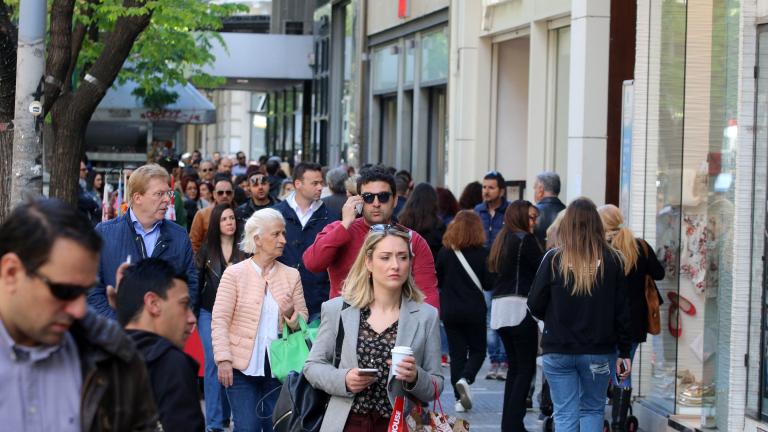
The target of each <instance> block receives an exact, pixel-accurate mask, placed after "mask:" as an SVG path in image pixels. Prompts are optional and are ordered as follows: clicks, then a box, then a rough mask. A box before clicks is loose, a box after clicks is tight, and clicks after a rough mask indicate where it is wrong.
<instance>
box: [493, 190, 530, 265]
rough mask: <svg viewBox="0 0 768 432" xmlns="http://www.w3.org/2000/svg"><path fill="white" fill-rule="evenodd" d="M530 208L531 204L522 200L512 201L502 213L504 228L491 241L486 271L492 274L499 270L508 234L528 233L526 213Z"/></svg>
mask: <svg viewBox="0 0 768 432" xmlns="http://www.w3.org/2000/svg"><path fill="white" fill-rule="evenodd" d="M531 207H533V204H531V203H530V202H528V201H523V200H517V201H514V202H512V203H510V204H509V206H507V211H505V212H504V226H503V227H502V228H501V231H499V235H497V236H496V239H495V240H494V241H493V245H492V246H491V252H490V254H488V270H490V271H492V272H494V273H498V272H499V271H500V270H501V261H502V256H501V254H502V252H503V249H504V243H505V242H506V240H507V235H509V233H518V232H524V233H527V232H529V231H528V227H529V219H528V211H529V210H530V208H531Z"/></svg>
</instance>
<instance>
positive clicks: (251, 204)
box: [235, 172, 278, 224]
mask: <svg viewBox="0 0 768 432" xmlns="http://www.w3.org/2000/svg"><path fill="white" fill-rule="evenodd" d="M248 185H249V186H250V188H251V199H249V200H248V201H246V202H245V203H243V204H242V205H241V206H239V207H238V208H237V209H235V218H236V219H237V222H238V223H243V224H244V223H245V221H247V220H248V218H249V217H251V215H252V214H253V213H254V212H256V211H257V210H261V209H263V208H267V207H272V206H273V205H275V204H277V202H278V201H277V200H276V199H275V198H273V197H272V195H271V194H270V193H269V188H270V185H269V178H267V176H265V175H264V174H261V173H259V172H256V173H255V174H252V175H251V177H250V178H249V179H248Z"/></svg>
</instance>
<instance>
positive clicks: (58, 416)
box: [0, 200, 158, 431]
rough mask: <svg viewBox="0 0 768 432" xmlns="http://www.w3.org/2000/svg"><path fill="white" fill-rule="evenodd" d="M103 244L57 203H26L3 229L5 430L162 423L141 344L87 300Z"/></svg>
mask: <svg viewBox="0 0 768 432" xmlns="http://www.w3.org/2000/svg"><path fill="white" fill-rule="evenodd" d="M101 246H102V240H101V238H100V237H99V235H98V234H97V233H96V232H95V231H94V230H93V228H92V227H91V225H90V223H89V222H88V220H87V219H86V218H85V217H84V216H82V215H81V214H80V213H78V211H77V210H76V209H74V208H72V207H70V206H69V205H67V204H65V203H63V202H61V201H57V200H38V201H32V202H28V203H24V204H21V205H19V206H18V207H16V208H15V209H14V211H13V212H12V213H11V215H10V216H9V217H8V219H6V221H5V222H4V223H3V224H2V225H0V370H2V371H3V372H4V374H5V378H6V379H5V380H4V383H3V385H2V386H0V401H3V403H0V418H2V419H3V430H29V429H36V430H37V429H40V430H43V429H52V430H60V431H80V430H94V429H96V428H108V429H110V430H143V431H149V430H155V429H156V427H157V426H158V418H157V410H156V408H155V405H154V402H153V401H152V397H151V388H150V386H149V382H148V379H147V371H146V369H145V367H144V364H143V361H142V359H141V357H140V356H139V355H138V353H137V352H136V350H135V348H134V345H133V343H132V342H131V340H130V338H128V336H126V335H125V334H124V333H123V332H122V331H121V330H120V328H119V325H118V324H117V323H116V322H114V321H112V320H109V319H107V318H104V317H100V316H99V315H98V314H97V313H96V312H92V311H90V310H89V309H88V307H87V304H86V300H85V295H86V293H87V292H88V291H89V290H90V288H91V287H92V286H93V285H94V284H95V282H96V279H97V275H98V264H99V252H100V250H101ZM91 378H93V379H91ZM30 389H35V391H34V392H32V393H30V391H29V390H30ZM116 395H119V396H116ZM118 413H119V415H118ZM106 425H109V426H108V427H106ZM46 426H47V427H46Z"/></svg>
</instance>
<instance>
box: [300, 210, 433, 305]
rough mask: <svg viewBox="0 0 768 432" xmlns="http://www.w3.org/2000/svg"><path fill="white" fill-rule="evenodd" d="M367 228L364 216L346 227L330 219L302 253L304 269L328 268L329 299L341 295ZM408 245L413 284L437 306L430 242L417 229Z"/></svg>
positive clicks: (318, 269) (427, 300)
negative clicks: (329, 222)
mask: <svg viewBox="0 0 768 432" xmlns="http://www.w3.org/2000/svg"><path fill="white" fill-rule="evenodd" d="M369 229H370V227H369V226H368V224H366V223H365V219H363V218H357V219H355V221H354V222H352V224H351V225H350V226H349V229H347V228H344V226H343V225H342V224H341V221H336V222H333V223H331V224H328V225H326V227H325V228H324V229H323V230H322V231H321V232H320V233H319V234H318V235H317V238H316V239H315V243H314V244H312V246H310V247H309V248H308V249H307V250H306V251H305V252H304V256H303V258H304V266H305V267H306V268H307V270H309V271H311V272H313V273H319V272H322V271H326V270H327V271H328V277H329V279H330V280H331V292H330V294H329V298H334V297H338V296H339V295H340V294H341V286H342V284H343V283H344V279H346V277H347V273H349V269H350V268H352V264H354V262H355V258H357V254H358V253H359V252H360V248H361V247H363V241H365V236H366V235H368V231H369ZM411 248H412V249H413V254H414V258H413V267H412V268H411V272H412V273H413V278H414V280H415V281H416V285H417V286H418V287H419V289H421V291H422V292H423V293H424V295H425V296H426V297H427V298H426V302H427V303H429V304H430V305H432V306H434V307H435V308H438V309H439V308H440V297H439V294H438V292H437V276H436V274H435V261H434V259H433V258H432V251H430V249H429V244H427V241H426V240H424V238H423V237H421V236H420V235H419V234H418V233H417V232H416V231H411Z"/></svg>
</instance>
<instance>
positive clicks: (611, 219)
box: [597, 204, 640, 275]
mask: <svg viewBox="0 0 768 432" xmlns="http://www.w3.org/2000/svg"><path fill="white" fill-rule="evenodd" d="M597 212H598V213H599V214H600V220H601V221H603V228H605V240H606V241H607V242H608V244H610V245H611V246H612V247H613V248H614V249H616V250H618V251H619V252H621V254H622V255H623V256H624V274H625V275H628V274H629V273H630V272H631V271H632V270H634V268H635V267H637V258H638V256H639V255H640V251H639V250H638V249H637V241H635V233H633V232H632V230H631V229H629V228H627V227H626V226H624V215H622V214H621V210H619V208H618V207H616V206H615V205H613V204H606V205H604V206H600V207H599V208H598V209H597Z"/></svg>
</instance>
